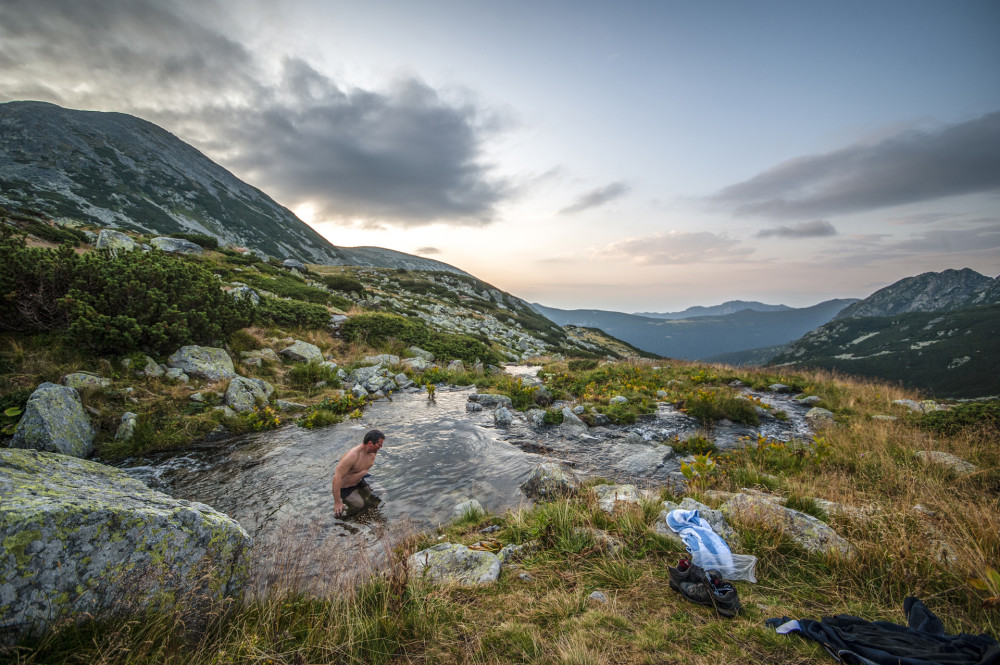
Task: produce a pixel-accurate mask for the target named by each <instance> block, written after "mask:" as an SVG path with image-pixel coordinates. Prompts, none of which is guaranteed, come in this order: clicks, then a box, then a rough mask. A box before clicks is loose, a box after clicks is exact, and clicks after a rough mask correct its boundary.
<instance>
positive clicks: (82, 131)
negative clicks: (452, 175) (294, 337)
mask: <svg viewBox="0 0 1000 665" xmlns="http://www.w3.org/2000/svg"><path fill="white" fill-rule="evenodd" d="M0 205H3V206H5V207H7V208H9V209H12V210H18V209H28V210H32V211H40V212H43V213H45V214H47V215H49V216H51V217H52V218H53V219H55V220H56V221H57V222H62V223H74V222H76V223H84V224H88V225H93V226H97V227H109V228H117V229H127V230H132V231H137V232H140V233H145V234H150V233H152V234H162V235H170V234H173V233H202V234H206V235H210V236H214V237H215V238H217V239H218V240H219V241H220V243H222V244H233V245H237V246H241V247H246V248H249V249H253V250H257V251H258V252H261V253H263V254H266V255H268V256H274V257H277V258H294V259H298V260H300V261H303V262H305V263H317V264H325V265H360V266H375V267H384V268H407V269H419V270H443V271H446V272H454V273H461V274H467V273H464V272H463V271H461V270H459V269H457V268H455V267H454V266H450V265H448V264H447V263H442V262H441V261H434V260H432V259H425V258H422V257H419V256H411V255H409V254H404V253H402V252H394V251H392V250H388V249H381V248H375V247H358V248H353V249H351V248H344V247H336V246H334V245H333V244H331V243H330V242H329V241H328V240H326V238H324V237H323V236H321V235H320V234H319V233H317V232H316V231H314V230H313V229H312V228H311V227H309V226H308V225H307V224H305V223H304V222H303V221H302V220H300V219H299V218H298V217H296V216H295V215H294V214H293V213H292V212H291V211H290V210H288V209H287V208H285V207H283V206H281V205H279V204H278V203H276V202H275V201H274V200H273V199H271V198H270V197H269V196H267V194H265V193H264V192H262V191H260V190H259V189H257V188H256V187H252V186H250V185H248V184H246V183H245V182H243V181H241V180H240V179H239V178H237V177H236V176H234V175H233V174H232V173H230V172H229V171H227V170H226V169H224V168H222V167H221V166H219V165H218V164H216V163H215V162H213V161H212V160H210V159H209V158H208V157H206V156H205V155H203V154H202V153H200V152H199V151H198V150H196V149H195V148H193V147H192V146H190V145H188V144H187V143H184V142H183V141H181V140H180V139H178V138H177V137H176V136H174V135H173V134H171V133H170V132H168V131H166V130H164V129H162V128H160V127H158V126H156V125H154V124H153V123H151V122H147V121H145V120H141V119H139V118H136V117H134V116H130V115H126V114H124V113H100V112H96V111H74V110H70V109H64V108H61V107H59V106H56V105H54V104H47V103H43V102H9V103H6V104H0Z"/></svg>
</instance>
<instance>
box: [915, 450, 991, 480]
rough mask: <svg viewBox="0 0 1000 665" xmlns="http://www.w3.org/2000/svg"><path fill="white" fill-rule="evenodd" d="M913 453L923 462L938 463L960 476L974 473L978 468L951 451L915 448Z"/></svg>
mask: <svg viewBox="0 0 1000 665" xmlns="http://www.w3.org/2000/svg"><path fill="white" fill-rule="evenodd" d="M913 454H914V455H915V456H917V457H919V458H920V459H922V460H924V461H925V462H930V463H931V464H940V465H941V466H944V467H947V468H949V469H951V470H952V471H954V472H955V473H957V474H959V475H962V476H964V475H966V474H969V473H975V471H976V470H977V469H978V467H977V466H976V465H975V464H973V463H972V462H966V461H965V460H964V459H962V458H961V457H959V456H958V455H952V454H951V453H946V452H944V451H943V450H917V451H916V452H914V453H913Z"/></svg>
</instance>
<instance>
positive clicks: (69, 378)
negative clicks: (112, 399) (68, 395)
mask: <svg viewBox="0 0 1000 665" xmlns="http://www.w3.org/2000/svg"><path fill="white" fill-rule="evenodd" d="M60 383H62V384H63V385H64V386H69V387H70V388H76V389H77V390H83V389H84V388H90V389H93V390H103V389H104V388H108V387H110V386H111V379H105V378H104V377H103V376H98V375H96V374H94V373H93V372H73V373H72V374H67V375H66V376H64V377H63V378H62V380H61V381H60Z"/></svg>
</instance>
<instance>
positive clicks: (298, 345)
mask: <svg viewBox="0 0 1000 665" xmlns="http://www.w3.org/2000/svg"><path fill="white" fill-rule="evenodd" d="M281 355H283V356H285V357H286V358H291V359H292V360H294V361H296V362H300V363H321V362H323V360H324V358H323V352H322V351H320V350H319V347H318V346H316V345H315V344H310V343H309V342H303V341H302V340H298V339H297V340H295V341H294V342H293V343H292V345H291V346H289V347H288V348H285V349H282V350H281Z"/></svg>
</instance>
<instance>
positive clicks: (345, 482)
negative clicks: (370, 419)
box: [333, 430, 385, 517]
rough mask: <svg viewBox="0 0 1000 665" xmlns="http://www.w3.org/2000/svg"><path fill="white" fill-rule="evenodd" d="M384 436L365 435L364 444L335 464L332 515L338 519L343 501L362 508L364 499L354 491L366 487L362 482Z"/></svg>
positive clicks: (378, 434)
mask: <svg viewBox="0 0 1000 665" xmlns="http://www.w3.org/2000/svg"><path fill="white" fill-rule="evenodd" d="M384 441H385V435H383V434H382V433H381V432H379V431H378V430H372V431H370V432H368V433H367V434H365V439H364V442H363V443H362V444H361V445H358V446H354V447H353V448H351V449H350V450H348V451H347V452H346V453H344V456H343V457H341V458H340V461H339V462H337V469H336V470H335V471H334V472H333V514H334V516H336V517H339V516H340V515H341V514H343V512H344V510H345V508H344V501H345V500H346V501H347V503H348V504H350V505H351V506H352V507H355V508H361V507H363V506H364V499H362V498H361V497H360V496H359V493H358V492H357V491H356V490H357V489H358V488H359V487H360V486H362V485H363V486H365V487H367V483H365V482H364V479H365V477H366V476H367V475H368V471H369V470H370V469H371V468H372V465H373V464H375V455H376V454H377V453H378V451H379V450H381V448H382V444H383V442H384Z"/></svg>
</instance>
